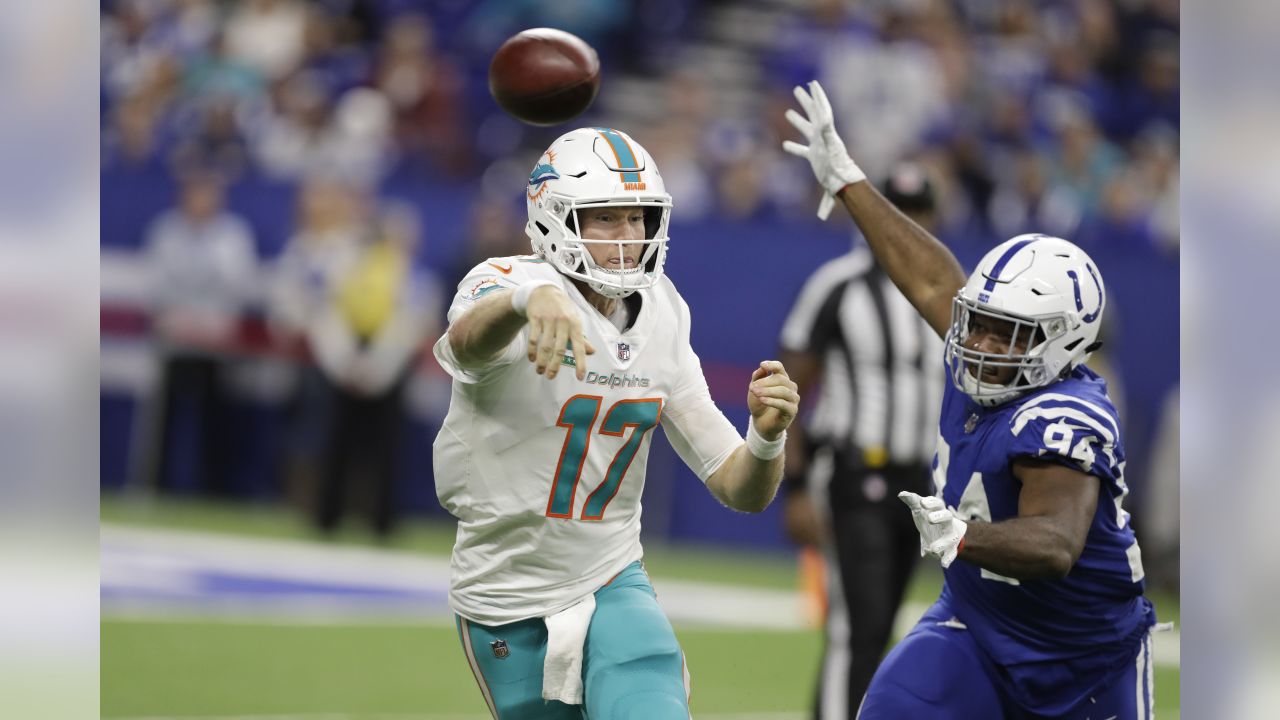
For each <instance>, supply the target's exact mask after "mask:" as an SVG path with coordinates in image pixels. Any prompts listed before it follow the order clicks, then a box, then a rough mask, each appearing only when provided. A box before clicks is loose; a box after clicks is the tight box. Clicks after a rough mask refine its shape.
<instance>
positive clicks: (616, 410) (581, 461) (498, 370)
mask: <svg viewBox="0 0 1280 720" xmlns="http://www.w3.org/2000/svg"><path fill="white" fill-rule="evenodd" d="M532 280H550V281H552V282H554V283H556V284H558V285H559V286H560V287H561V289H562V290H563V291H564V292H565V294H566V295H567V296H568V297H569V298H570V299H571V300H572V301H573V303H574V304H575V305H577V306H578V308H579V309H580V310H581V311H582V317H583V325H584V332H585V335H586V338H587V340H588V341H589V342H590V343H591V344H592V345H593V346H595V348H596V352H595V354H594V355H591V356H588V357H587V358H586V359H585V361H586V367H587V376H586V379H585V380H581V381H580V380H578V379H577V376H576V374H575V372H574V370H575V363H577V362H579V361H581V360H582V359H581V358H574V357H573V356H572V353H571V352H569V351H566V353H565V356H564V358H563V359H562V364H563V366H562V367H561V368H560V371H559V374H557V375H556V377H555V378H554V379H552V380H548V379H546V377H544V376H542V375H538V374H537V373H536V372H534V365H533V363H531V362H529V361H528V359H527V357H526V348H527V344H528V338H529V336H528V332H529V331H528V327H527V326H526V327H525V328H524V329H523V330H521V332H520V333H519V334H517V335H516V337H515V338H514V339H513V340H512V342H511V344H510V345H509V346H508V347H507V349H506V351H505V352H504V353H503V354H502V355H500V356H499V357H498V358H496V359H495V360H494V361H492V362H491V363H488V364H487V365H486V366H484V367H482V368H475V367H472V368H467V369H463V368H462V367H460V366H459V365H458V363H457V361H456V359H455V357H454V355H453V352H452V348H451V346H450V344H449V338H448V334H445V335H444V336H443V337H441V338H440V340H439V341H438V342H437V343H436V346H435V355H436V359H437V360H439V362H440V364H441V366H443V367H444V369H445V370H446V371H447V372H448V373H449V374H450V375H451V376H452V377H453V379H454V382H453V395H452V398H451V399H450V403H449V413H448V415H447V416H446V417H445V420H444V425H443V426H442V427H441V429H440V433H439V435H437V436H436V441H435V446H434V457H433V462H434V468H435V479H436V494H437V496H438V497H439V498H440V502H441V504H442V505H443V506H444V507H445V509H447V510H448V511H449V512H450V513H452V514H453V515H454V517H456V518H457V519H458V536H457V541H456V542H455V544H454V547H453V560H452V573H451V575H452V577H451V582H450V597H449V599H450V605H451V607H452V608H453V609H454V611H455V612H457V613H458V614H459V615H462V616H463V617H465V618H467V619H468V620H472V621H474V622H478V623H482V624H486V625H500V624H504V623H510V622H515V621H518V620H524V619H528V618H533V617H543V616H546V615H549V614H552V613H554V612H557V611H559V610H561V609H563V608H565V607H568V606H569V605H572V604H574V603H575V602H577V601H578V600H580V599H582V598H583V597H585V596H586V595H588V594H590V593H593V592H595V591H596V590H598V589H599V588H600V587H602V586H604V585H605V584H606V583H608V582H609V580H611V579H612V578H613V576H614V575H616V574H617V573H618V572H619V571H621V570H622V569H623V568H625V567H626V566H627V565H628V564H630V563H632V562H634V561H636V560H638V559H640V557H641V555H642V551H641V547H640V495H641V491H642V490H643V488H644V479H645V468H646V466H647V465H648V457H649V444H650V442H651V441H652V438H653V428H654V426H656V425H657V424H658V423H659V422H661V423H662V426H663V430H664V432H665V433H666V435H667V437H668V438H669V439H670V440H671V443H672V445H673V447H674V448H675V449H676V452H677V453H678V454H679V455H680V457H681V458H682V459H683V460H684V461H685V463H686V464H688V465H689V467H690V468H692V469H693V470H694V472H695V473H697V475H698V477H699V478H701V479H702V480H703V482H706V480H707V478H708V477H710V476H711V475H712V474H713V473H714V472H715V471H716V470H717V469H718V468H719V467H720V466H721V464H723V463H724V461H725V460H726V459H728V457H729V455H730V454H732V452H733V451H734V450H735V449H736V448H737V447H739V446H740V445H741V443H742V436H741V435H739V434H738V432H737V430H735V429H734V427H733V425H732V424H731V423H730V422H729V421H728V419H726V418H725V417H724V415H723V414H721V413H719V412H718V411H715V412H712V413H710V416H711V417H714V418H717V419H718V420H717V421H715V422H711V423H708V422H707V418H708V413H707V410H708V408H710V409H712V410H714V405H713V404H711V398H710V394H709V393H708V392H707V384H706V380H705V378H704V377H703V375H702V368H701V365H700V363H699V361H698V357H697V355H695V354H694V352H693V348H692V347H690V345H689V322H690V319H689V308H688V306H687V305H686V304H685V302H684V300H683V299H681V297H680V295H679V293H677V292H676V289H675V286H674V285H672V284H671V281H670V280H668V279H666V278H665V277H664V278H663V279H662V280H661V281H660V282H659V284H658V285H656V286H655V287H653V288H651V289H647V290H641V291H639V293H638V294H639V295H640V296H641V302H642V304H641V308H640V312H639V316H638V317H636V318H635V319H634V322H632V323H631V326H630V328H628V329H627V330H626V331H625V332H623V331H621V330H619V329H618V328H617V327H616V326H615V325H614V324H613V323H612V322H610V321H609V320H608V319H606V318H605V317H604V316H603V315H601V314H600V313H599V312H598V311H597V310H596V309H595V308H593V307H592V306H591V305H590V304H589V303H588V302H587V300H586V298H584V297H583V296H582V294H581V293H580V292H579V291H578V289H577V288H576V287H575V286H574V284H573V283H572V282H571V281H569V280H568V279H567V278H565V277H564V276H563V275H561V274H560V273H559V272H557V271H556V270H555V268H553V267H552V266H551V265H550V264H547V263H546V262H545V261H543V260H542V259H541V258H539V257H538V256H533V255H530V256H517V257H506V258H494V259H492V260H490V261H488V262H485V263H481V264H480V265H478V266H476V267H475V268H474V269H473V270H472V271H471V272H470V273H469V274H468V275H467V277H466V278H464V279H463V280H462V282H461V283H460V284H459V286H458V293H457V295H456V296H455V297H454V300H453V304H452V305H451V306H450V308H449V322H450V323H452V322H454V321H456V320H457V319H458V318H459V317H460V316H462V315H463V314H464V313H465V312H466V311H467V310H468V309H470V308H471V307H472V305H474V304H475V302H476V301H477V300H479V299H480V298H482V297H484V296H485V295H486V294H487V293H489V292H492V291H495V290H499V289H510V288H514V287H518V286H519V285H520V284H522V283H525V282H529V281H532ZM694 417H696V418H698V422H697V424H698V425H699V427H697V428H691V427H689V426H690V425H693V424H694V423H693V422H692V419H693V418H694ZM682 420H683V422H682Z"/></svg>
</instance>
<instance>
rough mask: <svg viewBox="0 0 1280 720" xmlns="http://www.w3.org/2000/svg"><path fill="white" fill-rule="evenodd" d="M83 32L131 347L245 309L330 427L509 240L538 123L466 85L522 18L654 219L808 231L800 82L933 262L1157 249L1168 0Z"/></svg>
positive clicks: (1171, 180) (411, 352)
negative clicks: (141, 306) (900, 178)
mask: <svg viewBox="0 0 1280 720" xmlns="http://www.w3.org/2000/svg"><path fill="white" fill-rule="evenodd" d="M101 24H102V35H101V38H102V42H101V48H102V62H101V80H102V82H101V96H100V106H101V123H102V183H103V193H104V196H103V225H102V234H103V237H102V242H103V246H104V248H110V249H118V250H121V251H128V252H135V251H144V252H145V254H146V256H147V257H148V258H150V260H149V263H150V265H149V266H150V267H152V268H153V271H152V277H153V281H154V285H155V287H154V288H153V290H154V292H153V293H152V300H151V302H152V305H153V308H152V310H151V312H152V316H153V321H152V327H153V328H154V329H155V332H156V334H157V336H158V337H159V339H160V341H161V342H160V345H161V346H162V347H166V348H169V350H168V353H169V356H171V357H176V358H179V359H183V358H186V359H190V357H191V356H199V357H203V358H205V359H206V360H208V359H209V358H215V359H216V358H219V357H223V356H225V355H226V353H227V348H228V347H229V346H231V345H234V344H235V342H236V337H240V338H241V340H243V337H242V336H243V329H241V330H237V329H236V328H235V322H234V318H237V317H242V316H243V315H244V314H245V313H254V312H259V311H260V312H261V313H262V315H263V316H264V318H265V325H266V326H267V328H268V333H269V334H270V337H271V338H272V339H273V340H272V342H273V343H276V344H277V345H278V346H280V347H285V348H293V351H294V352H296V354H298V355H299V356H301V357H305V358H309V359H310V360H311V361H312V362H310V363H307V367H308V370H307V372H310V373H317V374H318V377H315V378H311V380H310V381H302V382H299V383H298V386H299V387H301V388H304V390H303V391H300V392H301V393H302V394H301V395H300V397H301V398H303V399H302V400H299V401H298V402H311V401H313V402H320V401H318V400H314V397H327V398H329V406H330V407H338V408H346V409H347V410H346V412H348V413H349V414H350V416H351V417H359V418H365V417H367V416H366V415H362V414H361V413H370V412H371V413H374V416H375V417H378V418H381V417H382V416H381V415H378V413H379V412H384V413H385V412H387V411H386V410H378V409H377V408H371V407H365V405H369V404H370V403H371V402H372V400H371V399H376V398H381V397H384V396H386V394H387V393H400V392H402V387H403V384H404V382H403V378H404V376H405V375H406V374H407V373H410V372H411V371H412V367H413V364H414V358H415V357H416V355H415V354H416V353H417V352H420V350H421V346H422V344H423V343H424V342H425V341H427V340H431V339H433V338H434V333H438V332H439V328H440V327H441V322H442V320H443V318H442V317H441V312H442V307H443V303H444V301H445V300H446V298H447V288H449V287H451V286H452V284H453V282H454V279H455V278H457V277H461V275H462V274H463V273H464V272H465V270H466V269H467V268H469V267H471V266H472V265H473V264H474V263H476V262H479V261H482V260H483V259H484V258H486V257H491V256H496V255H505V254H513V253H520V252H527V248H528V245H527V241H526V240H525V239H524V235H523V228H522V225H523V217H522V215H523V203H522V202H521V198H520V196H519V188H520V187H521V186H522V184H523V182H524V178H525V177H526V176H527V173H528V166H529V165H528V163H529V162H530V161H531V160H532V159H533V158H534V157H535V156H536V152H537V151H538V150H540V149H541V148H542V147H545V145H546V144H548V143H549V142H550V140H552V139H554V137H555V136H556V135H558V134H559V132H561V131H563V129H564V128H549V129H547V128H531V127H528V126H522V125H520V124H519V123H516V122H515V121H514V120H512V119H510V118H508V117H506V116H504V115H502V113H501V112H500V111H499V110H498V109H497V107H496V106H495V105H494V104H493V102H492V100H491V99H490V98H489V96H488V86H487V78H486V73H487V68H488V62H489V59H490V57H491V56H492V53H493V51H494V50H495V49H496V47H497V46H498V45H499V44H500V42H501V41H502V40H503V39H504V38H505V37H507V36H509V35H511V34H513V33H514V32H516V31H518V30H520V29H523V28H526V27H533V26H543V25H546V26H554V27H560V28H563V29H566V30H569V31H571V32H574V33H575V34H578V35H579V36H581V37H583V38H584V39H586V40H587V41H588V42H589V43H591V44H592V45H593V46H594V47H595V48H596V49H597V50H598V51H599V53H600V55H601V62H602V68H603V72H604V77H605V80H604V83H603V87H602V91H601V95H600V97H599V99H598V100H597V102H596V103H595V106H594V107H593V108H592V109H591V110H590V111H589V112H588V114H587V115H586V116H585V117H584V118H583V123H584V124H603V125H614V126H617V127H620V128H623V129H626V130H627V131H628V132H630V133H632V134H633V135H635V136H636V137H637V138H638V139H641V140H642V141H643V142H644V143H645V144H646V147H648V148H649V150H650V151H651V152H652V154H653V155H654V156H655V158H656V159H657V161H658V163H659V166H660V167H661V168H662V172H663V175H664V177H665V179H666V182H667V186H668V190H669V191H670V192H671V193H672V195H673V196H674V198H675V202H676V210H675V215H674V217H673V222H676V223H689V222H702V221H709V222H715V221H716V220H717V219H724V220H728V221H742V220H748V221H749V220H766V221H780V220H781V221H787V222H791V221H795V222H801V221H805V222H812V216H813V211H814V208H815V207H816V203H817V192H818V190H817V188H816V187H815V185H814V183H813V182H812V180H811V178H810V177H809V171H808V168H807V167H804V165H803V163H799V162H795V161H794V159H791V158H787V157H786V156H784V154H783V153H782V152H781V150H780V142H781V140H782V139H784V138H789V137H791V136H792V131H791V129H790V126H789V125H788V124H787V122H786V120H785V119H784V112H785V110H786V109H787V108H788V107H791V106H792V105H793V104H794V103H793V100H792V97H791V88H792V86H793V85H795V84H798V83H802V82H805V81H807V80H809V79H812V78H817V79H819V80H821V81H822V83H823V85H824V87H826V89H827V91H828V94H829V95H830V97H831V99H832V102H833V104H834V106H835V112H836V117H837V118H838V119H839V120H840V122H841V123H843V126H842V128H841V129H842V135H843V137H844V138H845V141H846V143H847V144H848V146H849V149H850V152H851V154H852V155H853V156H854V157H855V158H856V159H857V161H858V162H859V164H860V165H861V166H862V167H863V168H864V169H865V170H866V171H867V172H868V174H869V175H870V176H871V177H872V179H873V180H876V181H879V180H880V179H881V178H882V177H883V175H884V174H885V173H887V172H888V170H889V168H890V167H891V166H892V165H893V164H894V163H896V162H898V161H901V160H904V159H914V160H916V161H918V162H919V163H920V164H922V165H923V166H924V167H926V168H927V169H928V172H929V173H930V174H931V176H932V177H931V180H932V182H933V185H934V187H935V188H936V192H937V196H938V202H939V213H940V221H941V226H940V229H939V234H940V236H941V237H942V238H943V239H944V240H945V241H946V242H948V244H950V245H951V246H952V247H953V249H955V250H956V252H957V254H958V255H959V256H960V257H961V258H962V259H967V260H969V261H972V259H974V258H976V257H977V256H980V255H981V253H982V252H983V251H984V250H985V249H987V248H989V247H990V246H991V245H993V244H994V243H995V242H998V241H999V240H1002V239H1004V238H1007V237H1010V236H1012V235H1014V234H1017V233H1021V232H1026V231H1031V230H1035V231H1039V232H1047V233H1052V234H1055V235H1060V236H1063V237H1067V238H1071V239H1073V240H1075V241H1076V242H1078V243H1079V244H1081V245H1082V246H1083V247H1084V248H1085V249H1086V250H1089V251H1090V252H1091V253H1093V252H1095V250H1096V249H1097V248H1098V247H1100V246H1104V245H1105V246H1107V247H1110V248H1115V247H1121V246H1122V247H1124V248H1125V249H1126V251H1129V252H1133V253H1137V254H1140V255H1150V256H1151V257H1153V258H1160V257H1163V258H1166V259H1171V258H1176V255H1177V251H1178V133H1179V109H1178V108H1179V96H1178V93H1179V85H1178V73H1179V64H1178V62H1179V60H1178V58H1179V51H1178V37H1179V7H1178V1H1177V0H812V1H801V0H745V1H742V2H730V1H728V0H721V1H719V2H715V1H709V2H695V1H694V0H645V1H642V0H563V1H558V2H554V3H541V2H533V1H532V0H433V1H426V0H311V1H308V2H304V1H303V0H236V1H233V0H105V1H104V2H103V3H102V10H101ZM125 187H127V188H129V191H128V193H125V191H124V190H119V193H118V194H117V195H112V191H113V189H118V188H125ZM459 188H464V189H465V193H466V195H465V197H466V198H468V200H467V201H466V202H467V203H468V204H467V206H466V207H463V208H459V207H457V206H456V204H457V203H456V201H455V200H454V198H456V197H459V196H458V195H456V193H457V192H458V189H459ZM450 193H455V194H450ZM126 195H127V196H126ZM433 202H435V203H437V204H447V205H450V206H451V209H452V210H453V212H451V213H448V215H449V217H444V216H443V214H440V213H437V214H434V215H433V214H432V211H431V209H430V208H431V207H434V206H432V205H431V203H433ZM454 216H457V218H458V219H455V218H454ZM454 234H456V235H457V237H458V238H459V241H458V242H452V240H451V238H452V237H453V235H454ZM673 235H674V233H673ZM446 243H452V244H451V245H449V246H448V248H447V250H442V249H441V248H444V247H445V244H446ZM359 288H363V290H361V289H359ZM371 289H372V290H371ZM408 325H413V329H412V331H410V330H406V327H407V326H408ZM237 333H240V335H237ZM205 374H207V373H205ZM203 376H204V375H203V374H202V373H201V372H199V371H194V370H192V369H191V368H190V367H188V366H183V367H181V368H177V369H175V370H174V373H171V377H170V379H169V382H174V380H173V377H182V378H185V379H184V380H182V381H181V382H180V383H179V384H180V385H181V384H183V383H185V384H186V385H190V386H191V387H196V386H199V385H200V383H201V382H203V381H201V380H200V379H199V378H201V377H203ZM192 378H195V379H192ZM184 387H185V385H184ZM305 388H311V390H309V391H308V390H305ZM193 392H194V391H193ZM200 392H205V391H203V390H201V391H200ZM308 392H310V393H311V395H308V394H307V393H308ZM313 396H314V397H313ZM397 397H398V395H397ZM306 398H312V400H306ZM361 399H363V400H366V401H370V402H366V403H364V405H361V404H360V403H359V402H355V401H358V400H361ZM347 401H352V402H355V405H352V404H351V403H350V402H347ZM344 403H346V404H344ZM374 404H376V403H374ZM356 406H359V407H358V408H357V407H356ZM163 412H166V411H163V410H161V411H157V413H159V415H158V416H157V417H163ZM351 422H355V423H356V424H357V425H367V421H366V420H353V421H351ZM377 422H383V420H381V419H379V420H377ZM153 425H163V423H160V422H156V423H153ZM157 442H159V443H160V444H161V445H163V441H162V440H160V441H157ZM371 442H372V441H369V442H363V443H357V444H360V445H361V447H360V448H347V450H345V451H344V452H347V451H349V452H350V453H355V454H359V453H360V452H366V451H367V452H368V453H373V454H375V455H376V454H377V453H384V454H385V453H387V452H391V450H388V449H387V448H369V447H366V446H368V445H369V444H370V443H371ZM374 444H376V443H374ZM156 457H160V456H159V455H157V456H156ZM339 461H341V462H346V459H345V458H337V459H334V458H329V459H324V460H316V459H315V458H314V455H313V459H312V461H311V462H312V464H313V465H316V466H319V467H326V466H327V467H328V468H330V469H332V468H333V467H334V466H336V465H340V464H341V462H339ZM157 463H158V464H159V465H160V466H161V467H163V461H162V460H160V461H157ZM375 464H376V463H375ZM318 472H319V471H317V473H313V474H318ZM317 482H319V481H317ZM324 482H325V483H328V484H332V483H334V482H337V481H336V480H326V481H324ZM319 495H323V493H319ZM316 504H318V505H323V504H324V503H323V501H320V500H317V501H316ZM325 512H329V511H320V517H321V522H322V523H328V522H331V520H329V519H325V518H327V517H328V516H327V515H325V514H324V513H325ZM380 522H381V521H380Z"/></svg>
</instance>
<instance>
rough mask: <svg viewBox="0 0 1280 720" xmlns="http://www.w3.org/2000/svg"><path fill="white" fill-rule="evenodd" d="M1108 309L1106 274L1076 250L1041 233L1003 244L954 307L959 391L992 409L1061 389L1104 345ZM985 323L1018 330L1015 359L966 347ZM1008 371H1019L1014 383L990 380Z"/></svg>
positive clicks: (954, 371)
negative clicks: (978, 323)
mask: <svg viewBox="0 0 1280 720" xmlns="http://www.w3.org/2000/svg"><path fill="white" fill-rule="evenodd" d="M1105 307H1106V289H1105V287H1104V286H1103V284H1102V274H1101V273H1100V272H1099V271H1098V266H1097V264H1095V263H1094V262H1093V260H1091V259H1090V258H1089V256H1088V255H1087V254H1086V253H1085V252H1084V251H1083V250H1081V249H1080V248H1079V247H1077V246H1076V245H1074V244H1073V243H1071V242H1068V241H1066V240H1063V239H1062V238H1057V237H1051V236H1049V235H1036V234H1031V235H1019V236H1017V237H1015V238H1012V239H1010V240H1007V241H1005V242H1004V243H1001V244H1000V245H998V246H997V247H996V248H995V249H993V250H992V251H991V252H989V253H987V254H986V256H985V257H983V258H982V261H981V262H980V263H978V269H977V270H975V271H974V272H973V274H972V275H970V276H969V281H968V282H967V283H965V286H964V287H963V288H961V290H960V292H959V293H957V295H956V297H955V300H954V301H953V303H952V313H951V329H950V330H949V331H948V332H947V341H946V342H947V369H948V372H949V374H950V376H951V381H952V384H954V385H955V386H956V388H957V389H959V390H961V391H963V392H964V393H966V394H967V395H969V397H971V398H973V400H974V401H975V402H977V403H978V404H980V405H984V406H988V407H991V406H995V405H1000V404H1002V403H1005V402H1008V401H1009V400H1012V399H1013V398H1016V397H1018V396H1020V395H1022V394H1024V393H1026V392H1029V391H1031V390H1034V389H1036V388H1040V387H1044V386H1046V385H1049V384H1051V383H1054V382H1057V381H1058V380H1060V379H1061V378H1062V377H1063V376H1064V375H1065V374H1066V373H1067V372H1069V371H1070V370H1071V369H1073V368H1075V367H1076V366H1077V365H1079V364H1080V363H1083V362H1085V361H1086V360H1087V359H1088V358H1089V355H1090V354H1091V353H1092V352H1093V351H1094V350H1095V349H1097V348H1098V346H1099V345H1100V343H1099V342H1098V331H1099V329H1100V327H1101V324H1102V311H1103V309H1104V308H1105ZM978 316H984V317H986V318H989V319H992V320H995V321H997V322H1001V323H1011V324H1012V325H1011V337H1010V343H1009V349H1008V352H1006V353H991V352H982V351H980V350H977V349H973V348H971V347H966V340H967V339H968V335H969V329H970V327H971V326H972V324H973V322H974V320H975V318H977V317H978ZM1019 348H1023V349H1021V350H1019ZM1005 368H1013V369H1016V371H1017V372H1016V373H1014V374H1012V376H1011V379H1010V380H1009V381H1008V382H1004V383H999V384H997V383H993V382H984V381H983V378H984V377H985V378H989V377H991V371H996V370H1002V369H1005ZM984 371H988V372H984ZM1002 374H1004V375H1007V374H1008V373H1007V372H1005V373H1002Z"/></svg>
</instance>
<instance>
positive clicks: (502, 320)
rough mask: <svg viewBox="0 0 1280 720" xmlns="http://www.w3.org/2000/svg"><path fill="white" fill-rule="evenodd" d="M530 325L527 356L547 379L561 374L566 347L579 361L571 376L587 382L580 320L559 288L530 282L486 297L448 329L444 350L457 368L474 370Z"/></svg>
mask: <svg viewBox="0 0 1280 720" xmlns="http://www.w3.org/2000/svg"><path fill="white" fill-rule="evenodd" d="M525 323H528V325H529V344H528V347H527V352H526V356H527V357H528V359H529V362H532V363H534V365H535V367H536V370H537V372H538V374H540V375H545V377H546V378H547V379H551V378H554V377H555V376H556V373H557V372H559V371H560V363H559V362H553V361H552V359H553V358H556V357H559V355H561V354H562V353H563V352H564V350H565V349H566V348H567V349H569V350H572V351H573V353H574V357H576V358H577V359H578V361H577V366H576V368H575V370H574V372H575V373H576V374H577V377H578V379H579V380H582V379H583V378H584V377H586V372H587V363H586V356H587V355H591V354H593V353H594V352H595V348H594V347H593V346H592V345H591V343H589V342H587V340H586V338H585V337H584V336H583V332H582V316H581V313H580V312H579V311H578V309H577V308H576V307H574V305H573V303H572V302H571V301H570V300H569V298H568V297H567V296H566V295H565V294H564V291H562V290H561V289H560V288H558V287H556V286H554V285H552V284H550V283H530V284H528V285H522V286H520V287H518V288H516V289H515V290H501V291H498V292H493V293H490V294H489V295H488V296H487V297H485V298H483V299H481V300H479V301H478V302H476V304H475V305H474V306H472V307H471V308H470V309H469V310H467V311H466V312H465V313H463V314H462V315H461V316H460V317H458V319H457V320H455V321H454V322H453V323H452V324H451V325H450V326H449V332H448V336H449V346H450V349H451V350H452V351H453V355H454V357H455V358H456V359H457V361H458V364H459V365H461V366H463V367H477V366H481V365H484V364H485V363H488V362H490V361H492V360H493V359H494V358H496V357H497V356H498V355H499V354H501V353H502V351H503V349H505V348H506V347H507V346H508V345H510V344H511V341H512V340H513V339H515V336H516V334H517V333H519V332H520V329H521V328H523V327H524V326H525Z"/></svg>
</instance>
